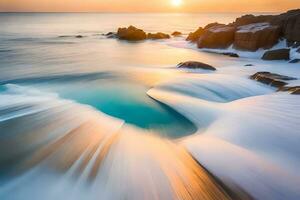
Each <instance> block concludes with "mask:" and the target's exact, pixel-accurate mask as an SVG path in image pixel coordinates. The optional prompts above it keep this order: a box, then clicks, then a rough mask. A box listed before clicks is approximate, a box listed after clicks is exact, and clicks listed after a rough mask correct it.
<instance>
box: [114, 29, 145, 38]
mask: <svg viewBox="0 0 300 200" xmlns="http://www.w3.org/2000/svg"><path fill="white" fill-rule="evenodd" d="M117 37H118V38H119V39H120V40H129V41H138V40H144V39H146V38H147V35H146V33H145V32H144V31H143V30H141V29H138V28H136V27H134V26H129V27H128V28H119V29H118V32H117Z"/></svg>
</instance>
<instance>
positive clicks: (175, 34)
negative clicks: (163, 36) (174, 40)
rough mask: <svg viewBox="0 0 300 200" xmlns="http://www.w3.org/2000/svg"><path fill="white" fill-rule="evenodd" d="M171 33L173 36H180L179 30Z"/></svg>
mask: <svg viewBox="0 0 300 200" xmlns="http://www.w3.org/2000/svg"><path fill="white" fill-rule="evenodd" d="M171 35H172V36H174V37H178V36H181V35H182V33H181V32H179V31H174V32H173V33H172V34H171Z"/></svg>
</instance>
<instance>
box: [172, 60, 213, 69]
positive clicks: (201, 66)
mask: <svg viewBox="0 0 300 200" xmlns="http://www.w3.org/2000/svg"><path fill="white" fill-rule="evenodd" d="M177 67H178V68H187V69H205V70H211V71H215V70H216V68H214V67H213V66H211V65H208V64H206V63H202V62H197V61H187V62H182V63H179V64H178V65H177Z"/></svg>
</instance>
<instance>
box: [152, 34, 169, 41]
mask: <svg viewBox="0 0 300 200" xmlns="http://www.w3.org/2000/svg"><path fill="white" fill-rule="evenodd" d="M147 38H148V39H152V40H159V39H169V38H170V35H168V34H166V33H161V32H158V33H148V35H147Z"/></svg>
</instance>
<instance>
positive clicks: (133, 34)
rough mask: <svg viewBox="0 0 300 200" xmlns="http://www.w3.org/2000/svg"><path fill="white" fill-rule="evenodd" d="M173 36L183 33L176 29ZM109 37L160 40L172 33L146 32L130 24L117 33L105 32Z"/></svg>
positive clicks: (131, 39) (167, 37)
mask: <svg viewBox="0 0 300 200" xmlns="http://www.w3.org/2000/svg"><path fill="white" fill-rule="evenodd" d="M172 35H173V36H179V35H181V33H180V32H177V31H175V32H174V33H173V34H172ZM104 36H106V37H107V38H118V39H120V40H128V41H140V40H146V39H151V40H158V39H169V38H170V35H169V34H166V33H162V32H157V33H146V32H145V31H143V30H142V29H139V28H136V27H134V26H129V27H128V28H119V29H118V31H117V33H114V32H109V33H107V34H104Z"/></svg>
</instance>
